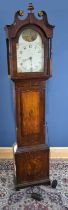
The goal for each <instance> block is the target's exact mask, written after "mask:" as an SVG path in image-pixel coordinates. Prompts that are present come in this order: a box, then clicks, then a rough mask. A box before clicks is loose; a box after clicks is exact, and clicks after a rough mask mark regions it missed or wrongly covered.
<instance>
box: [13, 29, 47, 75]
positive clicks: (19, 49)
mask: <svg viewBox="0 0 68 210" xmlns="http://www.w3.org/2000/svg"><path fill="white" fill-rule="evenodd" d="M16 54H17V72H18V73H19V72H43V71H44V44H43V43H42V38H41V36H40V34H39V33H38V32H37V31H35V30H33V29H31V28H29V29H24V30H23V31H22V32H21V34H20V36H19V39H18V42H17V44H16Z"/></svg>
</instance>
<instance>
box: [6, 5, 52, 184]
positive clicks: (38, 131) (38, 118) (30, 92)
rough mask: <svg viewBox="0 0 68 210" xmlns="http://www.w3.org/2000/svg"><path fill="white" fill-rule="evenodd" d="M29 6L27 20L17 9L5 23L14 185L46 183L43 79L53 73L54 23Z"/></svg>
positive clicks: (46, 146) (44, 13)
mask: <svg viewBox="0 0 68 210" xmlns="http://www.w3.org/2000/svg"><path fill="white" fill-rule="evenodd" d="M33 9H34V7H33V5H32V3H30V4H29V5H28V11H29V12H28V15H27V18H26V19H20V18H19V16H23V15H24V13H23V11H21V10H20V11H17V12H16V13H15V17H14V23H13V24H11V25H6V27H5V30H6V34H7V38H6V42H7V60H8V75H9V77H10V79H11V80H12V81H13V88H14V93H15V102H14V103H15V106H16V107H15V110H16V111H15V113H16V144H15V146H14V147H13V153H14V166H15V179H16V186H17V187H25V186H29V185H35V184H41V183H42V184H43V183H49V147H48V145H47V144H46V121H45V106H46V102H45V81H46V80H47V79H48V78H50V77H51V76H52V37H53V28H54V26H52V25H50V24H49V23H48V19H47V14H46V12H44V11H39V12H38V16H39V18H38V19H37V18H36V17H35V15H34V13H33Z"/></svg>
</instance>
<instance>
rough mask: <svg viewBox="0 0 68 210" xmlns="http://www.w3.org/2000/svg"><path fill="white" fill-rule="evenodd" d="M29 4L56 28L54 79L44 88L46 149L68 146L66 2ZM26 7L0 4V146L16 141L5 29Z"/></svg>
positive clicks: (19, 2)
mask: <svg viewBox="0 0 68 210" xmlns="http://www.w3.org/2000/svg"><path fill="white" fill-rule="evenodd" d="M30 2H31V1H30ZM32 2H33V5H34V7H35V13H36V15H37V11H38V10H41V9H42V10H45V11H46V12H47V14H48V20H49V22H50V23H51V24H53V25H55V26H56V27H55V29H54V38H53V53H52V54H53V66H52V69H53V76H52V78H51V79H49V80H48V81H47V84H46V86H47V91H46V99H47V102H46V116H47V117H46V120H47V124H48V129H47V130H48V132H47V142H48V144H49V146H68V0H66V1H65V0H63V1H62V0H60V1H59V0H57V1H55V0H48V1H47V0H46V1H45V0H38V1H37V0H32ZM28 3H29V1H28V0H24V1H23V0H12V1H9V0H5V1H4V0H0V146H12V145H13V143H14V142H15V139H16V135H15V116H14V108H13V96H12V82H11V81H9V79H8V71H7V56H6V35H5V31H4V26H5V25H6V24H11V23H12V22H13V19H14V14H15V12H16V11H17V10H19V9H23V10H24V11H25V12H26V8H27V5H28Z"/></svg>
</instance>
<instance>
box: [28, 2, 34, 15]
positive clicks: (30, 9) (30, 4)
mask: <svg viewBox="0 0 68 210" xmlns="http://www.w3.org/2000/svg"><path fill="white" fill-rule="evenodd" d="M28 10H29V11H30V13H31V12H32V10H34V6H33V5H32V3H29V5H28Z"/></svg>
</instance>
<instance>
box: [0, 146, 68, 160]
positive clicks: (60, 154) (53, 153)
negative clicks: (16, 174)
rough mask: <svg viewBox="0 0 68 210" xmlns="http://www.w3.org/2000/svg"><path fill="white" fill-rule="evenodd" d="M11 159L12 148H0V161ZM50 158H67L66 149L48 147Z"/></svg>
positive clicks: (67, 148)
mask: <svg viewBox="0 0 68 210" xmlns="http://www.w3.org/2000/svg"><path fill="white" fill-rule="evenodd" d="M5 158H6V159H13V148H12V147H0V159H5ZM50 158H66V159H67V158H68V147H50Z"/></svg>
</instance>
